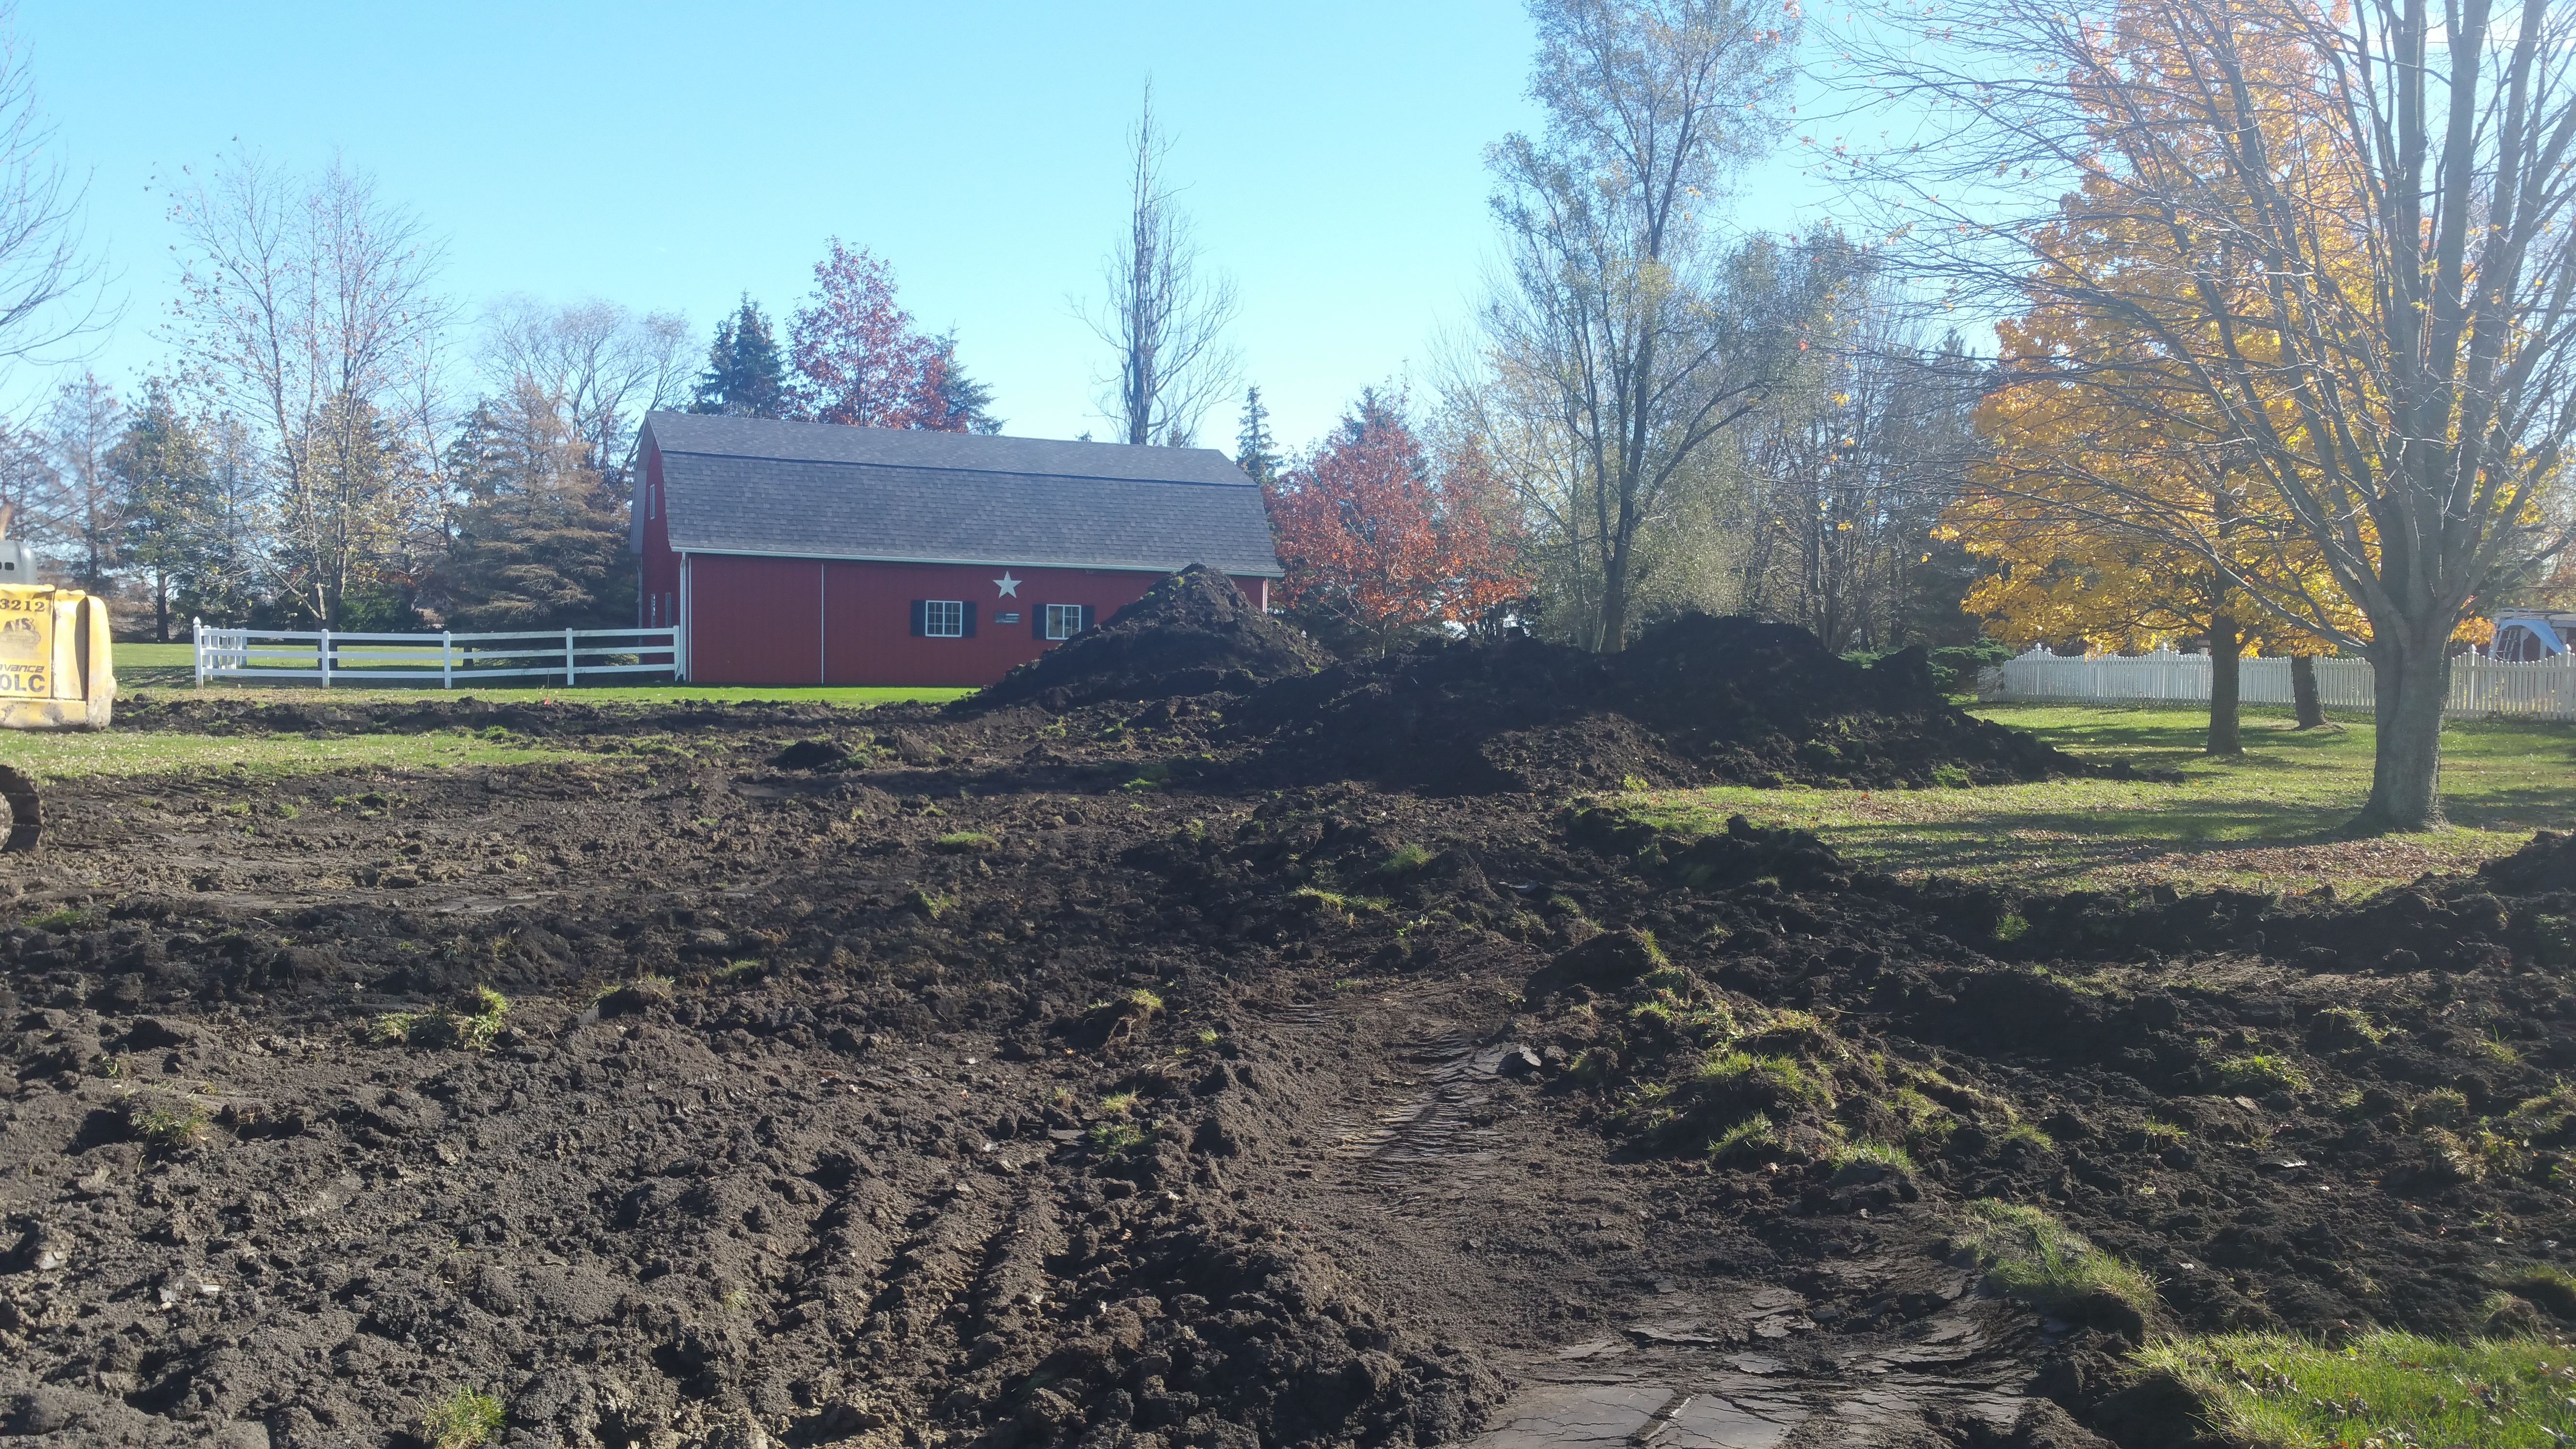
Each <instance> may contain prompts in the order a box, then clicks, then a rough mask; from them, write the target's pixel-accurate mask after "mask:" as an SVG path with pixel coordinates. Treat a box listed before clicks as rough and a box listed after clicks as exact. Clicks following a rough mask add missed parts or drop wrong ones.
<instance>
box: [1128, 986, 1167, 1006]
mask: <svg viewBox="0 0 2576 1449" xmlns="http://www.w3.org/2000/svg"><path fill="white" fill-rule="evenodd" d="M1127 1004H1128V1005H1129V1006H1132V1007H1135V1008H1136V1009H1137V1010H1139V1011H1160V1010H1162V1009H1163V998H1162V997H1160V996H1158V995H1156V994H1155V993H1154V992H1152V991H1149V990H1147V989H1146V988H1144V987H1142V986H1139V987H1137V988H1136V989H1135V990H1133V991H1130V992H1128V993H1127Z"/></svg>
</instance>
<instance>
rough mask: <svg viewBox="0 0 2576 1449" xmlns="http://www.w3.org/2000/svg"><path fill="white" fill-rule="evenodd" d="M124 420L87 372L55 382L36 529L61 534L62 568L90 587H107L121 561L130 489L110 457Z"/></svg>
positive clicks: (121, 409) (109, 392) (107, 391)
mask: <svg viewBox="0 0 2576 1449" xmlns="http://www.w3.org/2000/svg"><path fill="white" fill-rule="evenodd" d="M126 419H127V413H126V410H125V404H124V403H122V402H120V401H118V399H117V396H116V393H115V391H114V390H113V389H111V388H110V387H108V385H107V384H106V383H103V382H101V381H99V380H98V376H97V374H95V373H91V372H86V371H85V372H83V373H82V374H81V375H80V376H78V377H76V378H72V379H69V380H68V381H66V382H64V383H63V385H62V386H61V387H59V388H56V389H55V390H54V400H53V403H52V404H51V405H50V406H49V407H47V408H46V410H45V421H44V426H43V429H42V434H41V436H42V438H43V440H44V446H45V450H46V451H47V452H48V453H49V454H51V456H52V460H53V466H52V468H50V469H49V470H47V471H48V474H49V475H50V476H49V480H48V482H49V486H47V487H45V488H43V489H42V490H41V492H40V493H39V494H38V495H37V497H36V498H35V500H34V501H33V510H32V511H33V512H34V513H35V515H36V520H35V521H36V524H37V527H38V528H39V529H41V530H42V531H43V532H45V533H47V534H49V535H51V537H52V538H53V539H54V540H55V549H54V551H55V552H58V553H59V554H60V556H61V558H62V564H63V571H64V573H66V574H67V575H69V577H70V579H71V581H72V583H73V584H74V585H75V586H76V587H79V588H82V589H86V590H88V591H90V592H91V593H104V592H106V591H107V590H108V588H109V586H110V585H111V584H112V583H113V579H112V578H111V575H112V574H113V573H114V572H115V570H116V567H117V564H118V562H119V559H118V554H119V552H120V550H119V548H118V544H119V541H120V535H121V534H122V533H123V532H124V528H125V488H124V485H123V482H122V480H120V479H119V478H118V477H117V476H116V470H115V469H114V467H113V466H112V460H111V455H112V454H113V453H114V452H115V451H116V445H117V442H118V440H119V439H121V438H122V437H123V436H124V433H125V424H126Z"/></svg>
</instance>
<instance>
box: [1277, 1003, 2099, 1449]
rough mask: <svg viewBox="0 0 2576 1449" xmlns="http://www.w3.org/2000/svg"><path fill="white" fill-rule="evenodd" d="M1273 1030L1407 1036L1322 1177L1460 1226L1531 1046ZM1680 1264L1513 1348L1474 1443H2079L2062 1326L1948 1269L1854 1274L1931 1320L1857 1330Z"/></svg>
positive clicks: (1321, 1027)
mask: <svg viewBox="0 0 2576 1449" xmlns="http://www.w3.org/2000/svg"><path fill="white" fill-rule="evenodd" d="M1390 1018H1392V1019H1390ZM1268 1024H1269V1025H1270V1026H1271V1027H1272V1028H1274V1029H1275V1030H1277V1031H1279V1032H1281V1033H1282V1034H1283V1035H1286V1036H1289V1037H1292V1038H1298V1039H1303V1040H1306V1041H1314V1040H1318V1039H1323V1038H1326V1037H1328V1036H1330V1035H1332V1034H1334V1033H1336V1031H1337V1030H1338V1032H1340V1033H1343V1034H1351V1035H1356V1036H1359V1037H1362V1038H1365V1037H1367V1036H1370V1035H1372V1034H1383V1035H1385V1036H1389V1037H1392V1038H1394V1041H1393V1043H1391V1047H1392V1049H1391V1050H1389V1051H1388V1052H1387V1053H1386V1055H1385V1056H1383V1057H1381V1058H1380V1060H1382V1061H1387V1062H1389V1063H1390V1064H1401V1066H1402V1067H1403V1068H1404V1069H1406V1075H1407V1076H1408V1077H1409V1078H1410V1079H1411V1080H1409V1081H1407V1082H1406V1083H1405V1085H1406V1087H1407V1088H1409V1090H1408V1091H1406V1092H1405V1094H1404V1095H1401V1096H1399V1097H1396V1098H1395V1099H1394V1100H1392V1101H1388V1100H1385V1099H1380V1100H1377V1101H1370V1100H1368V1096H1369V1094H1368V1093H1367V1092H1365V1091H1364V1090H1352V1091H1350V1092H1347V1093H1345V1094H1344V1095H1343V1097H1342V1098H1341V1100H1340V1101H1338V1102H1337V1103H1335V1107H1334V1110H1333V1111H1332V1113H1331V1115H1330V1116H1328V1117H1327V1119H1326V1120H1327V1126H1328V1129H1329V1130H1328V1131H1326V1132H1325V1133H1324V1134H1323V1135H1322V1152H1323V1155H1324V1156H1326V1157H1327V1158H1329V1159H1330V1160H1334V1161H1336V1162H1338V1163H1339V1164H1340V1165H1341V1166H1342V1167H1343V1168H1344V1171H1343V1172H1341V1173H1340V1174H1338V1175H1336V1176H1334V1177H1332V1178H1328V1179H1321V1180H1319V1181H1318V1182H1317V1183H1316V1184H1315V1185H1316V1186H1317V1187H1318V1188H1323V1187H1326V1186H1327V1184H1328V1183H1329V1185H1330V1187H1331V1189H1333V1190H1336V1191H1338V1192H1339V1193H1343V1194H1349V1195H1353V1196H1362V1197H1365V1198H1366V1199H1367V1200H1368V1201H1369V1202H1370V1203H1371V1204H1372V1205H1373V1206H1374V1208H1375V1210H1376V1211H1377V1212H1378V1213H1380V1214H1383V1216H1382V1217H1381V1218H1380V1219H1379V1220H1380V1221H1388V1220H1390V1219H1392V1220H1394V1221H1393V1222H1391V1223H1390V1226H1391V1227H1393V1226H1397V1225H1398V1224H1400V1225H1401V1228H1400V1231H1401V1232H1403V1233H1405V1234H1408V1235H1409V1234H1411V1233H1416V1232H1421V1231H1424V1230H1434V1231H1436V1230H1439V1229H1442V1228H1445V1227H1449V1226H1451V1224H1450V1223H1449V1222H1448V1219H1450V1218H1451V1217H1453V1216H1456V1217H1459V1218H1460V1220H1461V1222H1462V1223H1463V1222H1464V1221H1465V1218H1464V1215H1463V1214H1462V1213H1460V1212H1458V1210H1457V1209H1456V1208H1455V1207H1453V1205H1457V1204H1461V1203H1462V1202H1464V1200H1466V1199H1467V1198H1469V1197H1470V1195H1471V1194H1476V1193H1478V1192H1479V1191H1480V1190H1481V1189H1482V1188H1483V1186H1484V1185H1486V1184H1490V1183H1493V1182H1495V1180H1496V1179H1497V1178H1498V1177H1499V1176H1500V1171H1499V1169H1500V1168H1501V1166H1502V1159H1503V1158H1504V1157H1505V1156H1506V1154H1507V1153H1509V1152H1510V1151H1511V1150H1513V1148H1514V1143H1513V1140H1512V1134H1511V1133H1510V1132H1509V1131H1508V1130H1507V1129H1506V1127H1505V1126H1503V1125H1499V1124H1500V1123H1501V1121H1502V1120H1503V1119H1502V1118H1501V1117H1500V1116H1499V1115H1492V1114H1490V1113H1489V1109H1491V1108H1492V1107H1493V1106H1494V1105H1495V1094H1496V1092H1497V1090H1498V1088H1500V1087H1501V1085H1502V1083H1503V1074H1504V1071H1505V1068H1506V1064H1507V1063H1508V1062H1510V1061H1511V1060H1512V1059H1513V1058H1514V1057H1516V1056H1517V1055H1518V1054H1519V1053H1520V1052H1521V1051H1522V1050H1523V1048H1522V1046H1521V1044H1520V1043H1518V1042H1506V1043H1499V1044H1492V1045H1479V1044H1478V1039H1477V1035H1476V1034H1475V1033H1473V1032H1471V1031H1469V1030H1468V1029H1466V1028H1465V1027H1463V1026H1461V1025H1460V1024H1459V1023H1457V1022H1456V1021H1454V1020H1450V1019H1446V1018H1445V1017H1443V1016H1440V1015H1438V1014H1435V1012H1434V1011H1433V1010H1431V1009H1427V1008H1426V1007H1424V1006H1421V1005H1408V1006H1397V1005H1395V1004H1393V1003H1387V1002H1383V1001H1377V1002H1371V1001H1352V1002H1349V1003H1343V1004H1335V1005H1332V1006H1301V1007H1298V1008H1292V1009H1289V1010H1285V1011H1281V1012H1279V1013H1276V1014H1274V1015H1272V1016H1271V1017H1270V1018H1269V1021H1268ZM1372 1028H1374V1029H1375V1031H1374V1033H1373V1032H1372ZM1480 1119H1481V1120H1480ZM1460 1230H1462V1231H1464V1230H1466V1229H1465V1228H1464V1227H1461V1229H1460ZM1471 1241H1472V1240H1471ZM1466 1261H1470V1262H1472V1261H1474V1259H1472V1258H1470V1259H1467V1260H1466ZM1673 1272H1674V1274H1675V1276H1668V1277H1658V1278H1655V1279H1654V1280H1653V1290H1654V1291H1653V1292H1652V1293H1650V1294H1646V1295H1644V1296H1642V1297H1641V1296H1639V1295H1637V1294H1635V1293H1633V1292H1627V1291H1619V1290H1616V1289H1613V1290H1612V1291H1609V1292H1603V1291H1601V1290H1602V1289H1604V1288H1610V1287H1611V1285H1609V1284H1606V1283H1602V1282H1598V1281H1595V1282H1594V1283H1592V1284H1591V1285H1590V1286H1591V1287H1592V1289H1593V1290H1594V1291H1593V1293H1592V1294H1591V1295H1590V1296H1591V1300H1592V1301H1590V1302H1589V1303H1588V1304H1587V1305H1586V1306H1587V1308H1588V1310H1589V1312H1590V1313H1591V1314H1592V1315H1593V1316H1594V1317H1595V1319H1596V1320H1598V1321H1606V1322H1607V1323H1609V1324H1613V1325H1616V1330H1615V1331H1614V1332H1611V1333H1608V1334H1600V1333H1598V1332H1595V1333H1594V1334H1592V1335H1591V1336H1589V1337H1586V1338H1584V1339H1583V1340H1582V1341H1579V1342H1575V1343H1571V1344H1568V1345H1565V1346H1562V1347H1559V1348H1556V1349H1553V1350H1547V1351H1542V1352H1538V1353H1532V1354H1526V1355H1524V1354H1513V1353H1510V1352H1501V1353H1497V1354H1496V1355H1495V1363H1496V1366H1497V1368H1499V1369H1501V1370H1502V1371H1503V1372H1504V1374H1505V1376H1506V1378H1507V1379H1509V1380H1511V1381H1513V1382H1515V1383H1516V1384H1517V1386H1518V1387H1517V1388H1516V1390H1515V1391H1514V1392H1513V1394H1512V1395H1511V1397H1510V1398H1509V1399H1508V1400H1507V1401H1506V1402H1505V1403H1504V1404H1503V1405H1502V1406H1501V1407H1500V1408H1498V1409H1497V1410H1496V1411H1495V1412H1494V1413H1493V1414H1492V1415H1491V1416H1490V1418H1489V1419H1488V1422H1487V1427H1486V1429H1485V1431H1484V1432H1483V1433H1482V1434H1480V1435H1478V1436H1477V1437H1475V1438H1474V1439H1472V1440H1470V1441H1467V1449H1828V1446H1839V1445H1845V1444H1854V1443H1861V1444H1871V1445H1902V1446H1921V1449H1944V1446H1949V1445H1953V1444H1956V1443H1960V1442H1963V1441H1976V1442H1990V1441H1991V1442H2009V1443H2013V1444H2019V1445H2029V1446H2044V1445H2047V1444H2050V1443H2052V1442H2058V1435H2059V1434H2060V1432H2061V1431H2062V1432H2064V1433H2066V1434H2068V1435H2071V1436H2072V1437H2069V1438H2067V1439H2066V1440H2065V1441H2064V1442H2070V1443H2073V1442H2081V1441H2082V1439H2083V1437H2084V1436H2082V1433H2081V1431H2080V1430H2076V1429H2074V1426H2073V1425H2072V1423H2071V1421H2069V1420H2067V1419H2066V1418H2065V1416H2064V1414H2063V1412H2062V1411H2061V1410H2059V1409H2058V1408H2057V1407H2056V1406H2055V1405H2054V1404H2053V1403H2051V1402H2049V1401H2048V1400H2046V1399H2043V1398H2040V1397H2037V1396H2036V1395H2034V1394H2033V1393H2032V1391H2031V1389H2032V1383H2033V1379H2034V1376H2035V1374H2034V1362H2033V1361H2034V1360H2035V1358H2036V1357H2037V1355H2038V1353H2039V1352H2040V1351H2041V1350H2042V1349H2043V1348H2044V1347H2045V1345H2046V1341H2047V1339H2046V1336H2045V1335H2043V1334H2035V1333H2034V1332H2033V1331H2032V1329H2031V1328H2030V1327H2029V1325H2028V1321H2027V1316H2026V1315H2025V1314H2023V1313H2021V1312H2020V1311H2019V1310H2017V1309H2015V1308H2013V1307H2011V1306H2010V1305H2007V1304H2004V1303H2002V1302H1999V1301H1996V1300H1993V1299H1989V1298H1986V1297H1984V1296H1982V1295H1980V1294H1979V1293H1977V1292H1976V1291H1974V1289H1973V1287H1972V1282H1971V1279H1970V1277H1969V1276H1968V1275H1967V1274H1964V1273H1961V1272H1958V1271H1957V1270H1955V1269H1951V1268H1948V1267H1947V1266H1945V1265H1943V1264H1940V1263H1938V1262H1936V1261H1931V1260H1925V1261H1923V1262H1920V1263H1913V1262H1905V1261H1899V1260H1896V1259H1892V1258H1889V1257H1886V1256H1879V1257H1874V1258H1871V1259H1868V1260H1865V1261H1863V1262H1859V1263H1852V1264H1847V1265H1845V1266H1844V1267H1843V1269H1842V1275H1843V1276H1844V1277H1845V1278H1847V1279H1848V1280H1850V1281H1851V1282H1853V1283H1859V1284H1867V1285H1869V1287H1870V1289H1871V1290H1872V1291H1874V1292H1876V1293H1877V1294H1878V1296H1880V1297H1887V1296H1892V1295H1893V1294H1895V1293H1896V1292H1897V1291H1898V1290H1899V1289H1900V1288H1907V1287H1910V1288H1911V1290H1912V1292H1913V1293H1914V1295H1915V1296H1916V1298H1917V1299H1918V1300H1920V1301H1921V1302H1922V1303H1923V1304H1926V1305H1929V1311H1928V1316H1921V1317H1916V1318H1914V1319H1912V1320H1911V1321H1908V1322H1903V1323H1900V1324H1898V1325H1896V1326H1895V1327H1894V1328H1892V1329H1890V1330H1884V1331H1874V1332H1865V1333H1853V1334H1842V1335H1831V1334H1827V1333H1825V1332H1823V1331H1821V1325H1820V1323H1819V1322H1818V1319H1819V1318H1839V1317H1840V1316H1841V1312H1840V1310H1839V1309H1828V1308H1826V1307H1824V1306H1823V1305H1822V1304H1821V1303H1820V1302H1816V1301H1812V1300H1811V1299H1810V1298H1809V1297H1808V1295H1806V1294H1804V1293H1801V1292H1799V1291H1797V1290H1796V1289H1793V1288H1789V1287H1786V1286H1783V1285H1780V1284H1777V1283H1766V1282H1758V1281H1735V1280H1728V1279H1716V1278H1711V1277H1709V1276H1707V1275H1705V1274H1701V1273H1694V1272H1692V1271H1690V1270H1689V1269H1687V1268H1678V1267H1677V1268H1675V1269H1674V1270H1673ZM1504 1276H1509V1273H1508V1271H1507V1272H1506V1274H1505V1275H1504ZM1927 1284H1928V1285H1929V1287H1928V1288H1927V1286H1926V1285H1927ZM1452 1292H1453V1293H1455V1294H1456V1295H1457V1296H1458V1297H1461V1298H1464V1299H1471V1300H1472V1299H1476V1298H1479V1297H1483V1296H1486V1295H1493V1296H1497V1297H1500V1296H1503V1295H1504V1294H1505V1292H1506V1285H1505V1283H1504V1282H1503V1277H1501V1276H1498V1277H1497V1278H1495V1279H1494V1280H1493V1281H1492V1282H1490V1283H1467V1284H1460V1285H1452ZM1810 1309H1813V1310H1814V1311H1815V1313H1816V1315H1817V1317H1816V1318H1810V1317H1809V1316H1808V1312H1809V1310H1810ZM1457 1326H1458V1327H1460V1328H1465V1327H1466V1325H1463V1324H1462V1325H1457Z"/></svg>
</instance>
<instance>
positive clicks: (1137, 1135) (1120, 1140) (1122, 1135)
mask: <svg viewBox="0 0 2576 1449" xmlns="http://www.w3.org/2000/svg"><path fill="white" fill-rule="evenodd" d="M1131 1095H1132V1094H1131ZM1088 1140H1089V1141H1090V1144H1091V1150H1092V1151H1094V1152H1096V1153H1099V1154H1100V1155H1101V1156H1103V1157H1115V1156H1117V1155H1118V1154H1119V1153H1122V1152H1126V1151H1129V1150H1130V1149H1133V1148H1136V1147H1141V1146H1143V1145H1144V1143H1145V1129H1143V1128H1142V1127H1139V1126H1137V1125H1136V1124H1135V1123H1133V1122H1094V1123H1093V1124H1091V1132H1090V1134H1089V1139H1088Z"/></svg>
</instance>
